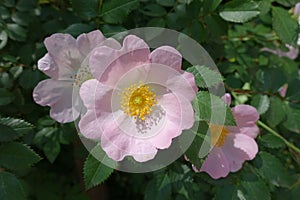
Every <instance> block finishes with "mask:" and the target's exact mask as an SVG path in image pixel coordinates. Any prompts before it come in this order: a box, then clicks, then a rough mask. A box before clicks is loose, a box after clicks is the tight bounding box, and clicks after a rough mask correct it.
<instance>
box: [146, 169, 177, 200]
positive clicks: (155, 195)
mask: <svg viewBox="0 0 300 200" xmlns="http://www.w3.org/2000/svg"><path fill="white" fill-rule="evenodd" d="M170 183H171V180H170V178H169V176H168V174H158V175H156V176H154V178H153V179H152V180H151V181H150V182H149V183H148V185H147V187H146V191H145V196H144V199H145V200H160V199H171V192H172V187H171V184H170Z"/></svg>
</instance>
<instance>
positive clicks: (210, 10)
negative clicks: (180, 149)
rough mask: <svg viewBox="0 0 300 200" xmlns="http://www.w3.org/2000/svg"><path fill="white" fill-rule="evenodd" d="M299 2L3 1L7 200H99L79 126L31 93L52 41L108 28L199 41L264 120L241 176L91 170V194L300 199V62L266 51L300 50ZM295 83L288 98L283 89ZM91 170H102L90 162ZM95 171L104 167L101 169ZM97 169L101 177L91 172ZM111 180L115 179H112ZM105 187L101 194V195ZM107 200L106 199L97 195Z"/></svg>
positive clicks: (0, 74) (0, 103)
mask: <svg viewBox="0 0 300 200" xmlns="http://www.w3.org/2000/svg"><path fill="white" fill-rule="evenodd" d="M297 2H298V1H297V0H1V1H0V16H1V17H0V55H1V57H0V132H1V133H0V143H1V145H0V200H19V199H20V200H21V199H38V200H39V199H41V200H46V199H51V200H53V199H72V200H74V199H75V200H77V199H78V200H81V199H90V198H92V197H91V196H92V195H91V194H90V193H91V192H86V191H85V187H84V182H83V178H82V176H83V175H82V168H83V167H82V163H83V161H84V160H85V158H86V157H87V155H88V153H87V152H86V150H85V149H84V147H83V146H82V144H81V143H80V140H79V138H78V136H77V132H76V129H75V127H74V124H73V123H70V124H59V123H57V122H55V121H54V120H52V119H51V118H50V117H49V115H48V113H49V108H47V107H40V106H38V105H36V104H35V103H34V101H33V99H32V90H33V88H34V87H35V86H36V85H37V83H38V82H39V81H41V80H43V79H45V78H47V77H46V76H45V75H44V74H42V73H41V72H40V71H39V70H37V61H38V60H39V59H40V58H41V57H42V56H43V55H44V54H45V53H46V49H45V47H44V45H43V40H44V38H45V37H47V36H49V35H51V34H53V33H57V32H62V33H69V34H71V35H73V36H74V37H77V36H78V35H79V34H81V33H84V32H89V31H91V30H94V29H100V30H101V31H102V32H103V33H104V35H105V36H107V37H109V36H112V35H114V34H116V33H119V32H122V31H125V30H127V29H132V28H136V27H145V26H152V27H165V28H169V29H174V30H177V31H180V32H183V33H185V34H187V35H189V36H190V37H192V38H193V39H195V40H196V41H198V42H199V43H200V44H201V45H202V46H203V47H204V48H205V49H206V50H207V51H208V52H209V54H210V55H211V57H212V58H213V59H214V61H215V63H216V64H217V66H218V68H219V70H220V72H221V73H222V75H223V77H224V80H225V86H226V89H227V90H228V91H229V92H231V93H232V94H233V95H234V98H235V102H234V103H246V104H250V105H253V106H255V107H256V108H257V109H258V111H259V113H260V114H261V121H263V122H264V123H265V124H267V125H268V126H269V127H271V128H272V129H273V130H275V131H277V132H279V133H280V134H281V135H282V136H283V137H284V138H285V139H280V138H279V137H276V136H274V134H271V132H270V131H265V130H263V129H261V134H260V135H259V137H258V139H257V142H258V144H259V149H260V153H259V154H258V156H257V157H256V158H255V160H253V161H251V162H247V163H245V164H244V167H243V169H242V170H241V171H239V172H237V173H232V174H230V175H229V176H228V177H227V178H225V179H221V180H213V179H211V178H210V177H209V176H208V175H206V174H204V173H200V174H195V173H194V172H192V170H191V166H190V164H189V163H187V162H186V161H185V160H184V159H180V160H178V161H177V162H175V163H173V164H172V165H171V166H169V167H167V168H165V169H163V170H160V171H157V172H153V173H147V174H127V173H123V172H118V171H115V172H113V173H112V171H109V170H108V171H107V172H105V173H107V174H104V175H103V174H101V171H100V172H99V171H97V170H95V169H93V167H95V166H99V165H101V164H97V163H96V165H92V166H90V165H91V164H86V168H85V170H88V171H89V172H90V171H92V172H93V170H94V172H93V174H92V176H93V178H95V180H90V179H91V177H90V176H87V175H86V174H87V173H88V172H85V175H86V177H85V178H86V187H87V188H90V187H92V186H95V185H98V184H100V183H101V182H103V181H104V179H105V178H106V177H107V176H109V175H110V174H111V173H112V175H111V176H110V178H109V179H107V180H106V182H105V184H104V186H103V185H102V186H101V189H100V190H99V191H98V193H96V194H97V195H100V193H101V194H102V195H104V196H103V198H105V197H109V199H121V198H122V199H143V198H144V199H212V198H215V199H251V200H252V199H259V200H264V199H295V200H296V199H299V196H300V176H299V172H300V171H299V166H300V157H299V152H298V153H297V152H296V151H295V150H293V149H291V148H288V147H287V146H286V144H285V143H287V142H288V143H293V144H294V145H295V146H296V147H300V146H299V143H300V139H299V134H300V101H299V100H300V90H299V86H300V79H299V74H298V70H299V61H300V60H299V57H297V58H296V59H294V60H292V59H289V58H287V57H279V56H278V55H275V54H271V53H268V52H265V51H262V50H261V49H262V48H263V47H267V48H271V49H281V50H283V51H288V49H287V47H286V44H289V45H291V46H294V47H295V48H298V47H297V38H298V33H299V25H298V21H297V20H298V18H297V16H295V15H293V7H294V6H295V4H296V3H297ZM283 85H287V86H288V89H287V93H286V95H285V96H284V97H283V96H281V95H279V93H278V90H279V89H280V88H281V87H282V86H283ZM89 163H94V161H93V160H90V161H89ZM94 164H95V163H94ZM87 167H91V168H92V169H89V168H88V169H87ZM106 175H107V176H106ZM96 189H99V188H96ZM98 197H99V196H98Z"/></svg>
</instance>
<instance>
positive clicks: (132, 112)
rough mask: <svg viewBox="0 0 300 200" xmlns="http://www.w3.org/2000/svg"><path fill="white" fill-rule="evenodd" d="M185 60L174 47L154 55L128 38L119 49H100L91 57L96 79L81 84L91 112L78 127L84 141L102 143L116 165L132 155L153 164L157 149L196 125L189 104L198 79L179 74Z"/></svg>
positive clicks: (190, 75) (158, 49)
mask: <svg viewBox="0 0 300 200" xmlns="http://www.w3.org/2000/svg"><path fill="white" fill-rule="evenodd" d="M181 62H182V56H181V54H180V53H179V52H178V51H177V50H176V49H174V48H173V47H170V46H162V47H159V48H157V49H155V50H154V51H152V52H151V53H150V50H149V47H148V45H147V44H146V43H145V42H144V41H143V40H142V39H140V38H138V37H136V36H134V35H129V36H127V37H125V38H124V40H123V47H122V48H121V49H119V50H116V49H113V48H110V47H98V48H96V49H94V50H93V52H92V53H91V57H90V68H91V72H92V74H93V76H94V77H95V78H96V79H92V80H88V81H86V82H85V83H83V84H82V87H81V89H80V96H81V98H82V100H83V103H84V105H85V107H86V108H87V112H86V113H85V115H83V117H82V118H81V120H80V122H79V129H80V132H81V133H82V134H83V136H85V137H86V138H89V139H93V140H96V141H99V140H100V141H101V146H102V148H103V150H104V151H105V152H106V153H107V155H108V156H109V157H110V158H111V159H113V160H116V161H121V160H123V159H124V157H125V156H132V157H133V158H134V159H135V160H136V161H138V162H145V161H148V160H151V159H153V158H154V157H155V155H156V154H157V151H158V150H159V149H166V148H168V147H169V146H170V145H171V143H172V139H173V138H175V137H178V136H179V135H180V134H181V133H182V130H183V129H189V128H191V127H192V126H193V123H194V110H193V108H192V105H191V101H192V100H193V99H194V98H195V96H196V92H197V87H196V85H195V81H194V76H193V75H192V74H191V73H188V72H185V71H183V70H181Z"/></svg>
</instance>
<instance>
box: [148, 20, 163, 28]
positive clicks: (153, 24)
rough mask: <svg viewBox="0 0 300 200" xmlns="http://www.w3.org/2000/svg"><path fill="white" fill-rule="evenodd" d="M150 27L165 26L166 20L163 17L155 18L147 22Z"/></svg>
mask: <svg viewBox="0 0 300 200" xmlns="http://www.w3.org/2000/svg"><path fill="white" fill-rule="evenodd" d="M147 26H148V27H165V26H166V22H165V20H164V19H162V18H153V19H151V20H150V21H149V22H148V23H147Z"/></svg>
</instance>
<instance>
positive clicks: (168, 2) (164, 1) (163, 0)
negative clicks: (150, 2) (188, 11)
mask: <svg viewBox="0 0 300 200" xmlns="http://www.w3.org/2000/svg"><path fill="white" fill-rule="evenodd" d="M156 2H157V3H158V4H159V5H161V6H166V7H168V6H169V7H171V6H173V5H174V4H175V0H156Z"/></svg>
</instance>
